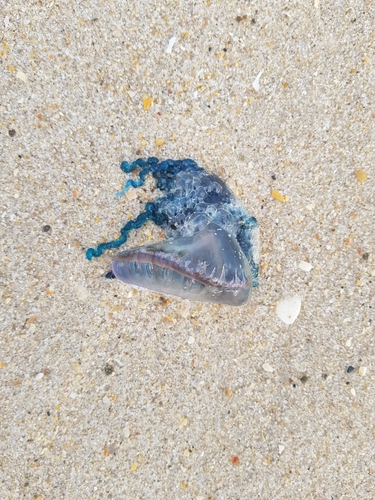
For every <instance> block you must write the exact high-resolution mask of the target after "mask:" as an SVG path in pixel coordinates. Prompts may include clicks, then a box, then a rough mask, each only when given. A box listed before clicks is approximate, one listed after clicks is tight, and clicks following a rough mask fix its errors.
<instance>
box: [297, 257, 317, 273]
mask: <svg viewBox="0 0 375 500" xmlns="http://www.w3.org/2000/svg"><path fill="white" fill-rule="evenodd" d="M312 268H313V266H312V265H311V264H310V262H305V261H304V260H301V262H300V263H299V264H298V269H301V271H306V273H309V272H310V271H311V269H312Z"/></svg>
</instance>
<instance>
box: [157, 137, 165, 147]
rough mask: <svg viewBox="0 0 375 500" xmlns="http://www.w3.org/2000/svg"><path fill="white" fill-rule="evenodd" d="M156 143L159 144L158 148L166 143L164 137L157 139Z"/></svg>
mask: <svg viewBox="0 0 375 500" xmlns="http://www.w3.org/2000/svg"><path fill="white" fill-rule="evenodd" d="M155 144H156V145H157V146H158V148H161V147H162V145H163V144H164V140H163V139H156V141H155Z"/></svg>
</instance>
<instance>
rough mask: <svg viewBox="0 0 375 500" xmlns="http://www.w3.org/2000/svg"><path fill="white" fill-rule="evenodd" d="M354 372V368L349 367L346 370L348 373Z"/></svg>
mask: <svg viewBox="0 0 375 500" xmlns="http://www.w3.org/2000/svg"><path fill="white" fill-rule="evenodd" d="M353 371H354V367H353V366H348V368H347V369H346V373H352V372H353Z"/></svg>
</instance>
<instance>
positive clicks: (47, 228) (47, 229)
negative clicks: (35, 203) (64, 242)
mask: <svg viewBox="0 0 375 500" xmlns="http://www.w3.org/2000/svg"><path fill="white" fill-rule="evenodd" d="M42 231H43V233H48V231H51V226H49V225H48V224H46V225H45V226H43V227H42Z"/></svg>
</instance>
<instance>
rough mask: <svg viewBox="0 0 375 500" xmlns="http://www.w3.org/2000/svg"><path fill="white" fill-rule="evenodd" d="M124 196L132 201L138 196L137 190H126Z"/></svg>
mask: <svg viewBox="0 0 375 500" xmlns="http://www.w3.org/2000/svg"><path fill="white" fill-rule="evenodd" d="M125 196H126V198H127V199H128V200H129V201H134V200H136V199H137V198H138V191H136V190H135V189H129V191H126V193H125Z"/></svg>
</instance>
